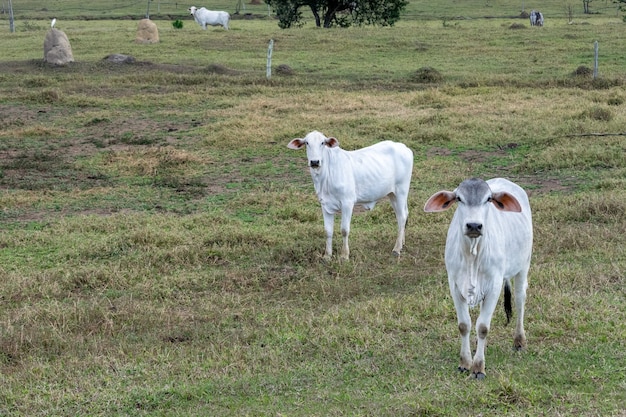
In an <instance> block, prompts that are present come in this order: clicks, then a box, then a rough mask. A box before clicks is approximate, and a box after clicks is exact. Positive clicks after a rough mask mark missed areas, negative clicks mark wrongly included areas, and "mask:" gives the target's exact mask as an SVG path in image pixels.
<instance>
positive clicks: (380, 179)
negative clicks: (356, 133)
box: [287, 131, 413, 260]
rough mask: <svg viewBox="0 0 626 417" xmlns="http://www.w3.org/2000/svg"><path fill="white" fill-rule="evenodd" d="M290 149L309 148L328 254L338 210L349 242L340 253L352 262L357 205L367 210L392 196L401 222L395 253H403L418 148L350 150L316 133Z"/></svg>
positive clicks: (294, 142)
mask: <svg viewBox="0 0 626 417" xmlns="http://www.w3.org/2000/svg"><path fill="white" fill-rule="evenodd" d="M287 146H288V147H289V148H290V149H302V148H303V147H306V154H307V158H308V161H309V162H308V165H309V168H310V171H311V177H312V178H313V185H314V186H315V192H316V193H317V197H318V199H319V201H320V203H321V205H322V214H323V216H324V230H325V231H326V252H325V254H324V258H326V259H330V257H331V256H332V251H333V249H332V239H333V226H334V223H335V214H336V213H338V212H341V235H342V236H343V246H342V247H341V253H340V257H341V259H342V260H348V258H349V255H350V249H349V247H348V235H349V234H350V220H351V218H352V211H353V209H354V206H355V205H356V204H360V205H362V206H363V207H365V208H366V209H367V210H371V209H373V208H374V206H375V205H376V203H377V202H378V200H380V199H382V198H383V197H385V196H388V197H389V200H390V201H391V206H392V207H393V209H394V211H395V213H396V220H397V221H398V238H397V240H396V244H395V246H394V248H393V253H394V254H395V255H399V254H400V252H401V251H402V245H403V244H404V229H405V226H406V221H407V218H408V215H409V205H408V195H409V186H410V184H411V175H412V173H413V152H412V151H411V150H410V149H409V148H407V147H406V146H405V145H403V144H401V143H397V142H392V141H384V142H380V143H377V144H375V145H372V146H369V147H367V148H363V149H358V150H355V151H346V150H343V149H341V148H340V147H339V141H338V140H337V139H335V138H333V137H331V138H327V137H326V136H324V135H323V134H322V133H320V132H317V131H313V132H311V133H309V134H308V135H306V136H305V137H304V138H303V139H293V140H292V141H291V142H289V144H288V145H287Z"/></svg>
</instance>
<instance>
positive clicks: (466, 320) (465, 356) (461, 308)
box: [450, 285, 472, 372]
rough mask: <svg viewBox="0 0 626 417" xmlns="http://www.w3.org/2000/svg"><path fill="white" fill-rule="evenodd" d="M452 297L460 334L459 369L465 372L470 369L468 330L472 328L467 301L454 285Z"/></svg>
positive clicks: (470, 355)
mask: <svg viewBox="0 0 626 417" xmlns="http://www.w3.org/2000/svg"><path fill="white" fill-rule="evenodd" d="M450 292H451V295H452V299H453V300H454V307H455V309H456V316H457V322H458V325H459V335H460V336H461V361H460V363H459V371H460V372H467V371H469V370H470V369H472V351H471V350H470V332H471V330H472V320H471V317H470V314H469V307H468V306H467V302H466V301H465V299H464V298H463V297H462V296H461V294H460V293H459V292H458V289H457V288H456V286H455V285H453V286H452V288H451V291H450Z"/></svg>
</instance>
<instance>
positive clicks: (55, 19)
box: [50, 17, 57, 28]
mask: <svg viewBox="0 0 626 417" xmlns="http://www.w3.org/2000/svg"><path fill="white" fill-rule="evenodd" d="M56 22H57V18H56V17H55V18H53V19H52V22H50V27H51V28H53V27H54V24H55V23H56Z"/></svg>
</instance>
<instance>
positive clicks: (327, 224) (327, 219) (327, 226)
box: [322, 208, 335, 261]
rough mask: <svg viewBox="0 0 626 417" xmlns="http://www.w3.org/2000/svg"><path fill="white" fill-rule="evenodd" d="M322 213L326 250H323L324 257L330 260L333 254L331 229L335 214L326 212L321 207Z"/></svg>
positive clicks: (333, 224)
mask: <svg viewBox="0 0 626 417" xmlns="http://www.w3.org/2000/svg"><path fill="white" fill-rule="evenodd" d="M322 214H323V215H324V231H325V232H326V251H325V252H324V259H325V260H327V261H328V260H330V259H331V258H332V256H333V229H334V226H335V215H334V214H333V213H329V212H327V211H326V210H325V209H324V208H322Z"/></svg>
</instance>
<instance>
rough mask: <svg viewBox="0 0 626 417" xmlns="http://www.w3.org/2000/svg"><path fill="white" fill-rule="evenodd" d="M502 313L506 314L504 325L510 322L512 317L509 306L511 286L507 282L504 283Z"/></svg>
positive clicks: (511, 308)
mask: <svg viewBox="0 0 626 417" xmlns="http://www.w3.org/2000/svg"><path fill="white" fill-rule="evenodd" d="M504 312H505V313H506V324H509V322H510V321H511V316H513V307H512V305H511V284H510V283H509V281H506V280H505V281H504Z"/></svg>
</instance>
